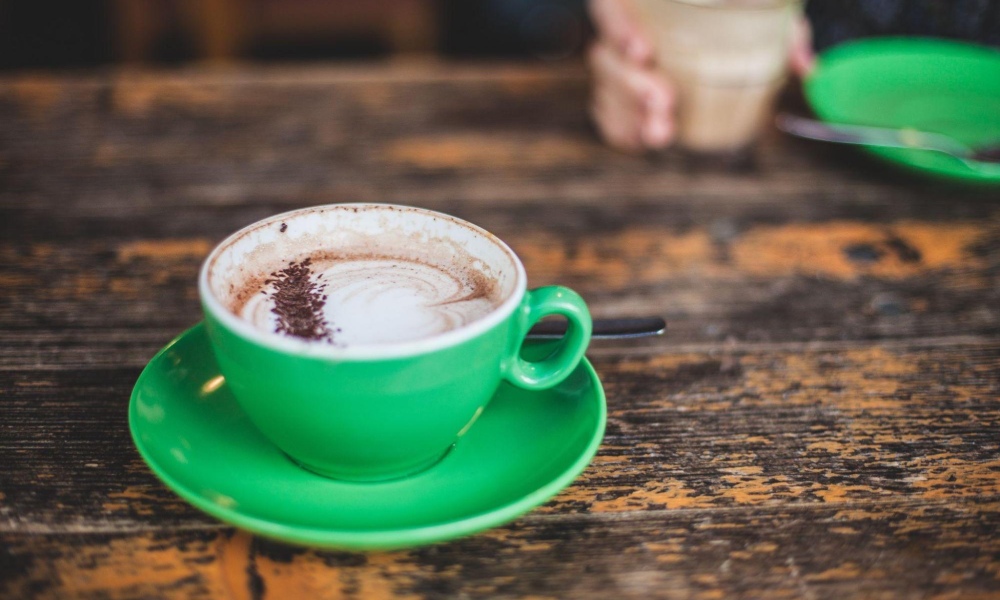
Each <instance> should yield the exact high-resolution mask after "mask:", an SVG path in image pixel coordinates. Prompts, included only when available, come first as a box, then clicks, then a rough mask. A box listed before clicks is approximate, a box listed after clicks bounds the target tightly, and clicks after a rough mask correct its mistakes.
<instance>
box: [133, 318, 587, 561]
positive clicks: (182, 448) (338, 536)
mask: <svg viewBox="0 0 1000 600" xmlns="http://www.w3.org/2000/svg"><path fill="white" fill-rule="evenodd" d="M532 348H534V350H535V351H538V350H539V349H544V346H541V345H537V346H536V345H531V347H526V351H527V352H532ZM606 412H607V409H606V406H605V401H604V390H603V389H602V388H601V383H600V381H599V380H598V378H597V374H596V373H595V372H594V369H593V367H591V366H590V364H589V363H587V361H586V359H584V361H583V363H582V364H581V365H580V366H579V367H578V368H577V369H576V371H575V372H574V373H573V374H572V375H570V377H569V378H568V379H567V380H566V381H564V382H563V383H562V384H560V385H559V386H557V387H555V388H553V389H551V390H547V391H543V392H529V391H525V390H522V389H521V388H516V387H513V386H510V385H508V384H506V383H505V384H502V386H501V388H500V390H499V391H498V392H497V395H496V397H494V399H493V400H492V401H491V402H490V404H489V406H488V407H487V409H486V411H484V413H483V415H482V417H480V419H479V421H478V422H477V423H476V425H475V426H474V427H473V428H472V429H470V430H469V432H468V433H467V434H466V435H465V436H463V437H462V439H461V441H460V442H459V443H458V444H456V445H455V447H454V448H453V449H452V450H451V452H449V453H448V455H447V456H445V458H444V459H443V460H442V461H441V462H439V463H438V464H437V465H435V466H433V467H431V468H430V469H428V470H427V471H424V472H423V473H420V474H418V475H415V476H413V477H409V478H406V479H401V480H397V481H392V482H387V483H375V484H371V483H368V484H358V483H346V482H339V481H335V480H331V479H326V478H323V477H320V476H318V475H314V474H312V473H310V472H308V471H306V470H303V469H301V468H299V467H298V466H296V465H295V464H294V463H292V462H291V460H289V459H288V458H287V457H286V456H285V455H284V454H283V453H282V452H281V451H280V450H278V449H277V448H276V447H275V446H273V445H272V444H271V443H270V442H268V441H267V440H266V439H264V437H263V436H262V435H261V434H260V433H259V432H258V431H257V429H256V428H255V427H254V426H253V425H252V424H251V423H250V421H249V420H248V419H247V417H246V416H245V415H244V414H243V411H242V410H241V409H240V408H239V406H238V405H237V404H236V401H235V400H234V399H233V397H232V395H231V394H230V392H229V390H228V388H227V387H226V385H225V383H224V380H223V379H222V376H221V375H220V374H219V371H218V367H217V366H216V363H215V359H214V358H213V356H212V351H211V348H210V347H209V343H208V338H207V336H206V335H205V330H204V327H203V325H197V326H195V327H193V328H192V329H190V330H188V331H186V332H185V333H183V334H181V335H180V336H179V337H178V338H177V339H175V340H174V341H173V342H171V343H170V344H169V345H167V347H165V348H164V349H163V350H161V351H160V352H159V353H158V354H157V355H156V356H155V357H154V358H153V359H152V360H151V361H150V362H149V364H148V365H147V366H146V368H145V370H143V372H142V375H140V376H139V381H138V382H137V383H136V385H135V389H134V390H133V392H132V401H131V404H130V406H129V425H130V427H131V429H132V437H133V439H134V441H135V444H136V447H137V448H138V449H139V453H140V454H141V455H142V457H143V458H144V459H145V460H146V463H147V464H149V466H150V468H151V469H152V470H153V472H154V473H156V474H157V475H158V476H159V477H160V479H161V480H163V482H164V483H165V484H166V485H167V486H168V487H170V488H171V489H173V490H174V491H175V492H176V493H177V494H179V495H180V496H181V497H182V498H184V499H185V500H187V501H188V502H190V503H191V504H193V505H194V506H196V507H197V508H199V509H201V510H203V511H205V512H206V513H208V514H210V515H212V516H214V517H217V518H219V519H221V520H223V521H226V522H228V523H231V524H233V525H236V526H237V527H241V528H243V529H247V530H249V531H252V532H254V533H257V534H260V535H264V536H267V537H271V538H275V539H279V540H282V541H286V542H293V543H298V544H305V545H310V546H320V547H327V548H342V549H351V550H373V549H388V548H402V547H407V546H415V545H419V544H427V543H432V542H440V541H443V540H448V539H451V538H455V537H458V536H463V535H467V534H471V533H474V532H477V531H482V530H484V529H488V528H490V527H494V526H497V525H500V524H502V523H505V522H507V521H510V520H512V519H514V518H515V517H517V516H519V515H521V514H523V513H525V512H527V511H529V510H531V509H532V508H534V507H535V506H538V505H539V504H541V503H543V502H545V501H546V500H548V499H549V498H551V497H552V496H554V495H555V494H556V493H558V492H559V491H560V490H562V489H563V488H564V487H566V486H567V485H569V484H570V483H571V482H572V481H573V480H574V479H575V478H576V477H577V475H579V474H580V472H582V471H583V469H584V468H585V467H586V466H587V465H588V464H589V463H590V460H591V459H592V458H593V456H594V454H595V453H596V452H597V448H598V446H599V445H600V443H601V439H602V438H603V436H604V424H605V419H606Z"/></svg>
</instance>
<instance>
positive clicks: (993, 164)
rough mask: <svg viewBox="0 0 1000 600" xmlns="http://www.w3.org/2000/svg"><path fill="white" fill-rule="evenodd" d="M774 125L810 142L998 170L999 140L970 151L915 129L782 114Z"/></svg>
mask: <svg viewBox="0 0 1000 600" xmlns="http://www.w3.org/2000/svg"><path fill="white" fill-rule="evenodd" d="M775 124H776V125H777V126H778V129H780V130H782V131H784V132H785V133H790V134H792V135H794V136H798V137H801V138H807V139H811V140H820V141H824V142H835V143H838V144H860V145H864V146H882V147H887V148H908V149H913V150H928V151H931V152H941V153H943V154H948V155H950V156H953V157H955V158H957V159H958V160H960V161H962V162H963V163H965V164H966V165H967V166H969V167H970V168H972V169H976V170H981V171H985V170H989V171H992V170H994V169H998V168H1000V140H998V141H997V143H996V144H987V145H983V146H979V147H976V148H971V147H969V146H967V145H965V144H963V143H962V142H959V141H958V140H956V139H955V138H952V137H949V136H947V135H943V134H940V133H931V132H928V131H917V130H915V129H888V128H885V127H868V126H863V125H847V124H843V123H823V122H820V121H816V120H813V119H807V118H805V117H799V116H797V115H790V114H786V113H782V114H779V115H778V116H777V117H776V118H775Z"/></svg>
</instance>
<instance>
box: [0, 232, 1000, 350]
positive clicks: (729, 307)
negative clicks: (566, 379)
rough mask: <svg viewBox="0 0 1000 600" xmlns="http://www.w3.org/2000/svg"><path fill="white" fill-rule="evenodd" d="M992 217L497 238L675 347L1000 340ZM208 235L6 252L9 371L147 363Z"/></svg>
mask: <svg viewBox="0 0 1000 600" xmlns="http://www.w3.org/2000/svg"><path fill="white" fill-rule="evenodd" d="M163 222H168V223H169V220H165V221H163ZM998 223H1000V222H998ZM998 223H994V222H981V221H951V222H948V221H945V222H928V221H890V222H886V223H874V222H863V221H859V220H853V221H829V222H818V223H810V224H801V223H795V222H785V223H782V224H778V225H772V224H765V223H761V222H756V223H747V224H745V228H744V229H742V230H739V231H736V230H729V229H725V230H723V231H721V232H719V231H715V230H713V228H712V226H689V227H686V228H680V227H655V226H652V225H647V224H642V225H638V224H633V225H624V226H612V227H608V226H604V227H603V228H602V227H601V226H594V228H593V229H592V231H591V233H589V234H584V233H583V232H582V231H580V230H576V231H567V232H565V233H562V234H560V233H558V232H554V231H549V230H544V229H542V228H541V227H540V225H542V224H541V223H540V224H539V226H536V225H529V226H528V227H522V228H519V229H515V228H513V227H512V228H511V229H509V230H505V231H501V232H500V235H504V236H505V237H506V238H507V240H508V241H509V243H510V244H511V245H512V246H513V247H514V248H515V250H516V251H518V252H519V254H520V255H521V256H522V258H523V259H524V262H525V264H526V267H527V269H528V272H529V274H530V280H531V283H532V285H543V284H550V283H562V284H566V285H570V286H571V287H574V288H575V289H577V290H578V291H580V292H581V293H582V294H583V295H584V297H585V298H586V299H587V300H588V301H589V302H590V304H591V306H592V309H593V312H594V313H595V314H596V315H597V316H620V315H628V314H662V315H664V316H665V317H666V318H667V319H668V320H669V321H670V331H669V334H668V336H667V338H666V339H665V340H663V342H662V343H663V345H664V346H666V345H669V344H683V343H699V342H701V343H704V342H718V341H728V342H776V341H777V342H784V341H822V340H843V339H859V340H865V339H874V338H879V339H885V338H893V337H895V338H906V337H926V336H947V335H963V334H967V335H995V334H996V333H998V332H1000V309H998V308H997V307H998V306H1000V224H998ZM237 226H238V225H233V229H235V228H236V227H237ZM197 227H198V228H199V229H200V230H202V231H204V229H205V228H206V226H205V225H198V226H197ZM209 227H210V228H211V229H212V231H211V232H210V233H208V234H205V235H196V234H195V232H191V235H188V236H184V237H165V238H164V237H152V238H141V237H140V238H135V237H131V236H130V237H125V238H123V237H122V236H121V234H120V233H119V234H117V235H110V234H109V235H108V237H103V238H100V239H93V238H89V236H88V237H86V238H84V239H75V238H67V239H63V240H62V241H55V240H53V241H30V242H29V241H23V242H0V283H2V284H3V285H4V295H3V296H2V297H0V329H3V330H5V332H6V333H5V339H6V342H7V343H6V344H5V345H4V346H3V347H0V363H2V364H3V365H4V368H15V367H17V368H21V367H37V366H43V365H52V364H54V363H58V364H60V365H62V366H71V365H73V366H84V365H87V364H95V365H100V364H103V365H114V364H121V361H123V360H124V361H127V362H126V364H142V361H143V359H145V358H148V357H149V356H151V355H152V353H153V352H154V351H155V350H156V349H157V348H158V347H159V346H162V345H163V344H164V343H165V342H166V341H167V340H169V339H170V338H171V337H172V336H173V335H174V334H176V333H177V332H179V331H181V330H182V329H184V328H186V327H188V326H190V325H191V324H192V323H194V322H195V321H197V320H198V318H199V314H200V311H199V307H198V301H197V292H196V285H195V284H196V279H197V271H198V267H199V265H200V261H201V260H202V259H203V257H204V256H205V254H207V252H208V250H209V249H210V248H211V246H212V244H214V243H215V242H216V241H217V240H218V239H219V238H220V237H222V236H223V235H225V233H226V232H227V231H228V230H221V229H220V228H219V227H218V226H217V225H213V226H209ZM132 331H135V332H136V335H135V337H130V335H129V332H132ZM80 352H83V354H82V355H81V354H80Z"/></svg>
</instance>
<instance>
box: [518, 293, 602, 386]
mask: <svg viewBox="0 0 1000 600" xmlns="http://www.w3.org/2000/svg"><path fill="white" fill-rule="evenodd" d="M519 310H521V319H520V322H521V335H520V337H519V338H518V339H517V340H516V342H517V344H516V346H515V347H514V349H513V357H512V359H511V360H510V361H509V363H508V368H507V372H506V373H505V377H506V378H507V380H508V381H510V382H511V383H513V384H514V385H517V386H519V387H522V388H525V389H529V390H543V389H546V388H550V387H552V386H554V385H558V384H559V383H561V382H562V380H564V379H566V377H568V376H569V374H570V373H572V372H573V370H574V369H576V366H577V365H578V364H580V359H582V358H583V353H584V352H585V351H586V350H587V344H589V343H590V333H591V330H592V329H593V323H592V322H591V319H590V311H589V310H587V304H586V303H585V302H584V301H583V298H581V297H580V295H579V294H577V293H576V292H574V291H573V290H571V289H569V288H565V287H562V286H558V285H553V286H548V287H541V288H537V289H534V290H529V291H528V292H527V293H526V294H525V299H524V302H522V303H521V308H520V309H519ZM549 315H562V316H564V317H566V320H567V321H569V326H568V327H567V328H566V335H564V336H563V337H562V339H561V340H559V342H558V345H557V346H556V348H555V349H554V350H553V351H552V353H551V354H549V355H548V356H547V357H545V358H544V359H542V360H539V361H528V360H525V359H523V358H521V346H522V344H523V343H524V338H525V336H526V335H527V333H528V331H529V330H530V329H531V328H532V327H533V326H534V325H535V324H536V323H538V322H539V321H540V320H542V318H543V317H547V316H549Z"/></svg>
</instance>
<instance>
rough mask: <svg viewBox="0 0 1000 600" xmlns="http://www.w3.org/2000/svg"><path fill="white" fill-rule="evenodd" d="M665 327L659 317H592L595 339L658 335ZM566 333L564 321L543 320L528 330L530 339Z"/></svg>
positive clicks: (550, 337)
mask: <svg viewBox="0 0 1000 600" xmlns="http://www.w3.org/2000/svg"><path fill="white" fill-rule="evenodd" d="M666 328H667V322H666V321H664V320H663V319H662V318H660V317H629V318H624V319H594V332H593V334H592V336H591V337H593V338H595V339H604V340H607V339H623V338H636V337H646V336H651V335H660V334H662V333H663V332H664V331H665V330H666ZM565 333H566V322H565V321H545V322H542V323H538V324H537V325H535V326H534V327H532V328H531V331H529V332H528V337H529V338H532V339H556V338H561V337H562V336H563V334H565Z"/></svg>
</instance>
